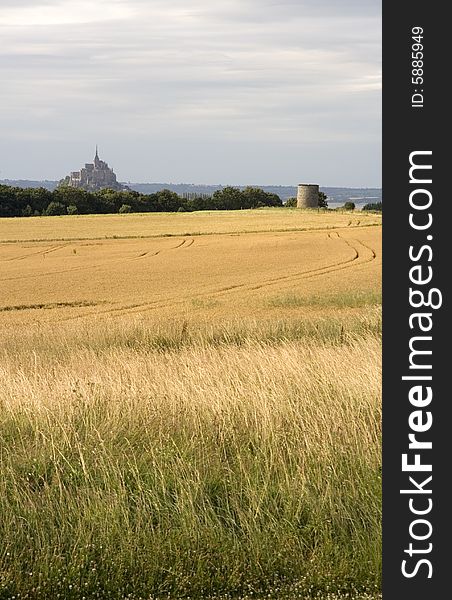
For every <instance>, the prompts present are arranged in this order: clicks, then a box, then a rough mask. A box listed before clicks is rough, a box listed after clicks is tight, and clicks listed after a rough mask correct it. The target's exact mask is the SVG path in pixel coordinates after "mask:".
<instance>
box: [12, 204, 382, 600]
mask: <svg viewBox="0 0 452 600" xmlns="http://www.w3.org/2000/svg"><path fill="white" fill-rule="evenodd" d="M380 225H381V217H380V216H378V215H373V214H362V213H359V214H353V213H341V212H322V211H320V212H317V211H297V210H290V209H262V210H254V211H227V212H226V211H225V212H222V211H215V212H210V213H209V212H203V213H188V214H185V213H176V214H168V213H166V214H147V215H136V214H130V215H128V214H126V215H103V216H72V217H69V216H67V217H38V218H34V217H28V218H17V219H0V266H1V269H0V279H1V284H2V285H1V291H0V327H1V333H2V341H3V344H2V349H1V351H0V357H1V360H0V363H1V367H0V376H1V380H2V384H1V386H0V407H1V417H0V435H1V439H2V453H1V457H0V460H1V464H0V489H1V493H0V497H1V500H0V513H1V514H2V520H1V522H0V536H1V538H2V540H3V546H2V548H1V549H0V561H1V562H0V598H2V599H3V598H12V597H13V596H15V597H16V598H17V597H20V598H48V597H57V594H59V597H60V598H68V599H72V598H74V599H76V598H77V599H79V598H80V599H81V598H82V597H85V598H86V599H88V598H118V599H119V598H126V597H128V598H131V599H133V600H135V599H138V598H143V599H144V598H163V597H164V598H168V597H171V598H188V597H191V598H203V597H218V598H220V597H221V598H229V597H233V596H235V597H241V598H248V597H249V598H252V597H256V598H259V597H261V595H265V597H269V598H275V599H279V598H288V599H289V598H295V597H296V598H324V599H326V598H331V599H332V598H336V597H344V598H346V597H347V598H375V597H378V593H379V578H380V542H381V540H380V525H381V523H380V462H381V458H380V345H381V340H380V333H381V322H380V319H381V316H380V278H381V273H380V271H381V226H380Z"/></svg>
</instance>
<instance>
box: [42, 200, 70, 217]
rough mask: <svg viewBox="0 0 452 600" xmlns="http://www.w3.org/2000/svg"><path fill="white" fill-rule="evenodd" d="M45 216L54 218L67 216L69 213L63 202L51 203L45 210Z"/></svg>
mask: <svg viewBox="0 0 452 600" xmlns="http://www.w3.org/2000/svg"><path fill="white" fill-rule="evenodd" d="M44 214H45V215H46V216H47V217H53V216H57V215H65V214H67V212H66V207H65V206H64V204H62V203H61V202H51V203H50V204H49V205H48V207H47V208H46V209H45V211H44Z"/></svg>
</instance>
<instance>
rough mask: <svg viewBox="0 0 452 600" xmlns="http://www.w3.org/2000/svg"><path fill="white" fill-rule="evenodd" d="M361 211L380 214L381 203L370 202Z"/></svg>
mask: <svg viewBox="0 0 452 600" xmlns="http://www.w3.org/2000/svg"><path fill="white" fill-rule="evenodd" d="M363 210H375V211H378V212H382V210H383V203H382V202H370V203H369V204H365V205H364V206H363Z"/></svg>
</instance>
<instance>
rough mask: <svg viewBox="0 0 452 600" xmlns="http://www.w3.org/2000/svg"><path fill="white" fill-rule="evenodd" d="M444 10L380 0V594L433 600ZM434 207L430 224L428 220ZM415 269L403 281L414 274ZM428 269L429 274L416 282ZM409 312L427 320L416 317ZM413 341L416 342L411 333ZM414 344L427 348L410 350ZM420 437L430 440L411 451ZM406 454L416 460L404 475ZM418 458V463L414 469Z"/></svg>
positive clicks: (446, 121) (444, 259)
mask: <svg viewBox="0 0 452 600" xmlns="http://www.w3.org/2000/svg"><path fill="white" fill-rule="evenodd" d="M446 9H447V3H440V2H433V1H430V2H426V1H425V2H421V1H419V0H413V1H411V2H390V1H389V0H386V1H385V2H383V195H384V213H383V599H384V600H405V599H409V600H418V599H419V600H420V599H422V600H437V599H438V600H439V599H442V598H446V597H449V595H452V592H451V591H450V590H451V584H450V575H451V574H452V564H451V565H450V564H449V562H450V560H449V556H450V555H451V554H452V550H451V545H452V533H451V525H450V522H451V517H450V512H451V509H452V491H450V487H451V486H450V485H449V483H450V481H452V469H451V462H452V451H451V449H452V417H451V410H450V406H451V404H452V397H451V396H452V394H451V391H450V388H451V387H452V384H451V383H449V377H448V375H449V372H450V373H452V366H450V354H451V350H450V344H451V339H450V338H451V334H452V328H451V327H450V313H448V304H449V302H448V293H447V289H446V286H447V283H448V279H449V273H450V272H451V258H452V245H451V244H452V218H451V205H452V197H451V196H452V193H450V192H449V190H451V191H452V183H451V182H449V181H448V178H449V177H448V176H449V172H452V168H451V167H450V166H449V162H450V160H451V156H452V151H451V149H450V147H449V135H450V133H449V132H450V116H449V113H450V112H451V110H452V102H451V100H450V99H449V98H448V92H447V91H446V89H447V88H448V87H450V86H449V85H447V84H448V81H447V80H448V79H449V77H450V72H451V69H450V67H449V64H448V63H449V60H450V55H451V52H450V49H449V45H450V43H451V42H450V39H451V27H452V26H451V25H450V22H448V19H447V17H446ZM413 28H422V54H423V56H422V76H421V79H422V81H421V79H416V77H418V76H419V71H417V72H416V71H415V72H414V69H415V68H417V67H419V63H417V64H416V65H414V64H413V61H415V60H416V59H417V57H418V55H417V56H415V57H413V56H412V53H413V52H414V50H413V44H416V40H415V39H413V35H414V34H413V32H416V31H419V30H418V29H413ZM446 31H447V33H446ZM414 48H416V50H419V47H418V46H414ZM414 54H416V52H414ZM414 94H418V96H414ZM420 104H422V106H420ZM412 153H416V154H412ZM430 153H431V154H430ZM410 155H411V161H412V162H414V163H415V164H416V165H422V166H423V167H428V166H431V167H432V168H431V169H430V170H429V169H426V168H415V169H414V170H413V171H412V172H411V182H410V167H411V166H412V164H411V163H410ZM430 180H431V182H430ZM421 190H425V191H421ZM413 192H414V194H413ZM411 194H413V195H412V196H411V202H412V204H414V205H416V204H417V205H418V206H425V208H413V206H412V205H411V204H410V195H411ZM430 195H431V205H430V206H428V205H429V203H430ZM410 214H412V215H413V216H412V217H411V219H412V221H411V224H410ZM429 214H430V215H431V219H432V221H431V226H430V227H428V228H423V227H425V226H426V224H428V222H429V220H428V219H429V216H428V215H429ZM413 223H414V225H416V226H417V227H420V228H419V229H416V228H415V227H413ZM423 246H426V247H425V248H424V250H422V251H421V249H422V247H423ZM410 247H411V248H412V249H411V251H410ZM428 247H430V249H431V251H430V250H429V249H428ZM410 252H411V256H410ZM416 257H417V259H416ZM419 266H420V269H415V270H414V271H411V278H410V270H411V269H412V268H413V267H419ZM429 267H430V268H431V270H430V269H429ZM430 274H431V275H432V278H431V281H430V282H428V283H422V284H420V283H413V280H414V281H423V280H424V279H428V277H429V275H430ZM410 287H411V288H412V289H417V290H420V291H421V292H423V293H424V298H426V304H427V306H421V307H420V308H415V307H414V306H413V305H415V304H418V303H419V301H420V298H421V296H420V295H419V294H417V295H414V296H412V297H411V301H412V304H413V305H412V304H410V291H409V290H410ZM433 288H435V289H437V290H439V291H440V293H441V295H442V306H441V307H440V308H432V307H431V306H428V304H429V301H428V291H429V290H431V289H433ZM439 297H440V295H439V293H433V295H432V296H431V297H430V298H431V300H432V302H431V303H430V304H435V305H437V304H438V303H439ZM416 313H424V314H428V315H430V317H428V316H426V317H422V318H420V317H416V316H415V317H413V314H416ZM410 317H411V322H410ZM421 324H422V327H424V329H426V330H428V328H429V327H430V326H431V328H430V330H429V331H422V330H421V329H420V328H421ZM424 336H426V337H431V340H428V339H426V337H424ZM416 337H422V339H415V340H414V341H413V338H416ZM410 343H411V348H410ZM413 348H414V350H415V353H414V354H412V350H413ZM419 350H421V351H422V350H424V351H427V353H426V354H420V353H419V354H418V353H416V352H417V351H419ZM429 352H431V354H429ZM429 365H430V366H431V369H429V368H428V366H429ZM403 377H417V378H419V377H421V379H417V380H415V379H405V380H403V379H402V378H403ZM422 377H424V379H422ZM428 377H431V380H430V379H428ZM416 386H417V387H418V389H417V390H414V391H412V390H413V388H414V387H416ZM428 388H431V394H432V398H431V401H429V400H428V396H429V393H430V392H429V391H428ZM410 393H411V396H410ZM430 420H432V423H431V426H429V424H430ZM413 428H414V429H413ZM421 429H424V431H421ZM410 433H411V435H414V436H415V437H414V438H411V443H413V442H412V440H413V439H414V440H415V443H414V444H413V448H409V444H410V438H409V435H410ZM419 441H423V442H425V445H424V446H423V447H422V448H420V449H419V448H418V449H416V448H417V446H416V442H419ZM429 442H431V443H432V448H431V449H429V447H428V444H429ZM404 454H406V455H407V456H406V459H405V462H406V463H407V465H411V469H410V468H409V467H408V470H405V471H404V470H403V464H402V462H403V455H404ZM416 455H418V458H416ZM416 461H418V463H419V465H420V469H425V470H414V469H416V466H415V465H416ZM413 465H414V466H413ZM428 465H431V466H432V470H431V471H429V470H427V469H428ZM430 476H431V480H429V479H428V478H429V477H430ZM410 477H412V479H413V480H414V482H416V483H413V481H411V480H410V479H409V478H410ZM401 490H408V491H405V492H403V493H401ZM410 490H411V491H410ZM408 492H409V493H408ZM410 544H412V546H410ZM430 544H431V546H430ZM404 560H405V561H406V562H405V563H403V561H404ZM420 561H425V562H420ZM404 570H405V574H404V572H403V571H404ZM407 575H409V576H407Z"/></svg>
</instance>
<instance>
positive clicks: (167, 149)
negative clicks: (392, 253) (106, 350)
mask: <svg viewBox="0 0 452 600" xmlns="http://www.w3.org/2000/svg"><path fill="white" fill-rule="evenodd" d="M0 36H1V39H2V44H1V46H0V78H1V79H0V81H1V89H0V179H38V180H40V179H61V178H62V177H64V176H65V175H67V174H68V173H69V172H70V171H74V170H78V169H80V168H81V167H82V166H83V165H84V163H85V162H92V159H93V157H94V151H95V145H96V144H98V145H99V155H100V158H102V159H103V160H105V161H107V162H108V163H109V164H110V166H112V167H113V168H114V169H115V172H116V174H117V176H118V179H119V180H120V181H130V182H171V183H182V182H183V183H207V184H224V185H226V184H231V185H234V184H235V185H246V184H255V185H259V184H260V185H295V184H297V183H301V182H306V183H318V184H320V185H321V186H344V187H379V186H380V185H381V1H380V0H0Z"/></svg>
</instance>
